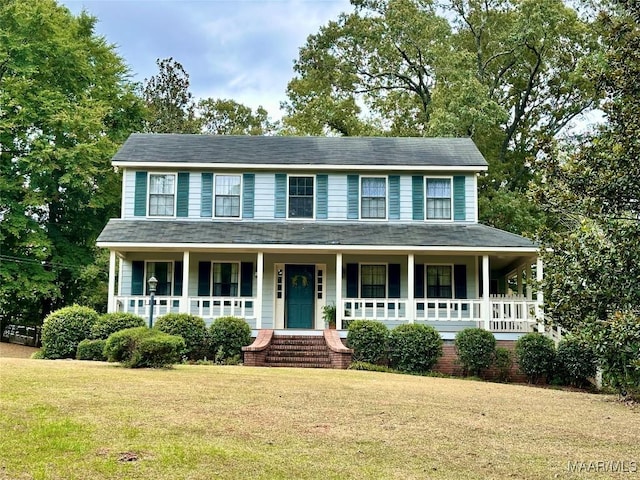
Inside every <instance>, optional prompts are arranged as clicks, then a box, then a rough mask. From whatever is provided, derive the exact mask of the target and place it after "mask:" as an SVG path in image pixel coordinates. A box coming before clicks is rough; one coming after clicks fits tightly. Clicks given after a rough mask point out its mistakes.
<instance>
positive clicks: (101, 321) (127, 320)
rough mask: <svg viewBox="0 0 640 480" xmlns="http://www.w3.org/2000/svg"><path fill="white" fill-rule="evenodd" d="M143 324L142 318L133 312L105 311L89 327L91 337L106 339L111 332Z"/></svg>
mask: <svg viewBox="0 0 640 480" xmlns="http://www.w3.org/2000/svg"><path fill="white" fill-rule="evenodd" d="M144 325H145V322H144V319H143V318H142V317H139V316H138V315H134V314H133V313H127V312H114V313H105V314H104V315H100V318H98V321H97V322H96V323H95V324H94V325H93V327H91V338H93V339H99V338H101V339H104V340H106V339H107V338H109V335H111V334H112V333H116V332H119V331H120V330H124V329H126V328H133V327H144Z"/></svg>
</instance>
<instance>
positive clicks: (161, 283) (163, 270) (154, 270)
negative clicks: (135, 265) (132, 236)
mask: <svg viewBox="0 0 640 480" xmlns="http://www.w3.org/2000/svg"><path fill="white" fill-rule="evenodd" d="M146 265H147V273H146V276H145V279H146V281H145V289H146V292H147V293H146V294H147V295H149V294H150V292H149V282H148V280H149V279H150V278H151V277H155V278H156V280H158V286H157V287H156V295H159V296H170V295H172V283H173V262H146Z"/></svg>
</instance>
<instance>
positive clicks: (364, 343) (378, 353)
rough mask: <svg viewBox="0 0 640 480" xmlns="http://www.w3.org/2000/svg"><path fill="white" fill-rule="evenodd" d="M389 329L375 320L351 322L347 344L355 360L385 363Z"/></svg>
mask: <svg viewBox="0 0 640 480" xmlns="http://www.w3.org/2000/svg"><path fill="white" fill-rule="evenodd" d="M388 343H389V329H388V328H387V327H386V326H385V325H384V324H383V323H380V322H376V321H375V320H354V321H352V322H351V323H350V324H349V331H348V332H347V346H348V347H349V348H353V361H354V362H365V363H375V364H384V363H386V359H387V348H388Z"/></svg>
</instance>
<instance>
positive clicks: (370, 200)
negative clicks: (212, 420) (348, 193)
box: [360, 177, 387, 219]
mask: <svg viewBox="0 0 640 480" xmlns="http://www.w3.org/2000/svg"><path fill="white" fill-rule="evenodd" d="M361 182H362V188H361V190H360V191H361V192H362V193H361V199H360V217H361V218H375V219H385V218H387V179H386V178H384V177H363V178H362V179H361Z"/></svg>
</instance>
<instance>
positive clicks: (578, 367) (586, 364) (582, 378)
mask: <svg viewBox="0 0 640 480" xmlns="http://www.w3.org/2000/svg"><path fill="white" fill-rule="evenodd" d="M597 368H598V360H597V358H596V354H595V351H594V349H593V346H591V345H589V344H588V343H587V342H586V341H584V340H583V339H580V338H578V337H575V336H572V335H568V336H566V337H564V338H563V339H562V340H561V341H560V343H559V344H558V351H557V352H556V365H555V373H556V375H557V376H558V379H559V380H560V382H562V383H563V384H565V385H572V386H574V387H584V386H586V385H588V384H589V380H587V379H588V378H589V377H595V375H596V370H597Z"/></svg>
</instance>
